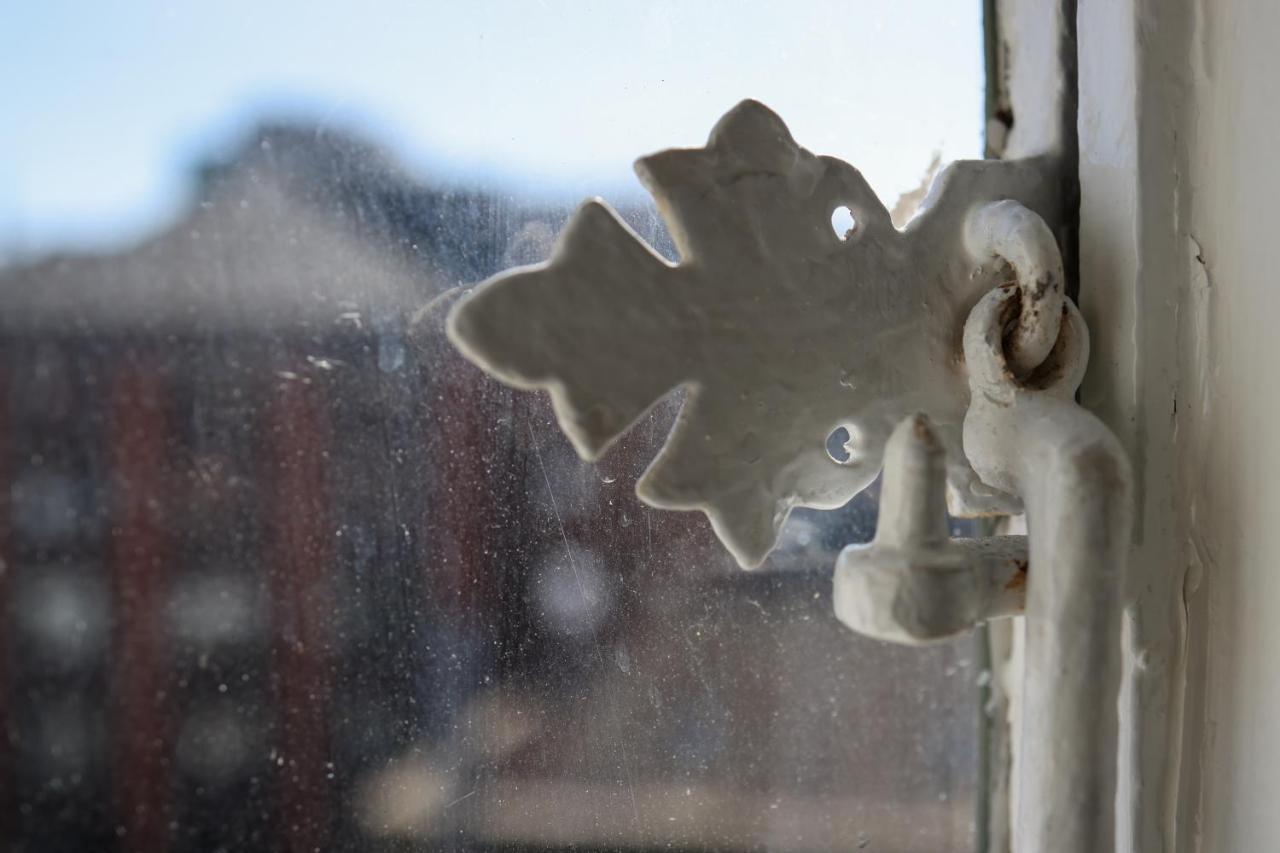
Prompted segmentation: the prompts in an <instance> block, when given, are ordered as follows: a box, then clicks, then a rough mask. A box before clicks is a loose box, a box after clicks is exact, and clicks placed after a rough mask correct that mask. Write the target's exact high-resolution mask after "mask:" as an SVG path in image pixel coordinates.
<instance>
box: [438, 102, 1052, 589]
mask: <svg viewBox="0 0 1280 853" xmlns="http://www.w3.org/2000/svg"><path fill="white" fill-rule="evenodd" d="M636 171H637V172H638V174H639V176H640V178H641V180H642V181H643V182H644V184H645V186H646V187H647V188H648V189H649V191H650V192H651V193H653V195H654V197H655V198H656V199H657V203H658V207H659V209H660V211H661V213H662V216H663V217H664V219H665V220H666V222H667V225H668V227H669V229H670V231H671V234H672V236H673V238H674V240H675V243H676V246H677V248H678V249H679V252H680V257H681V261H680V263H678V264H674V265H673V264H671V263H668V262H667V261H666V260H664V259H663V258H662V257H660V256H659V255H658V254H656V253H655V252H654V251H653V250H652V249H651V248H650V247H649V246H647V245H646V244H645V243H644V242H643V241H642V240H640V238H639V237H637V236H636V234H635V233H634V232H632V231H631V230H630V229H629V228H628V227H627V226H626V225H625V224H623V222H622V221H621V220H620V219H619V218H618V216H617V215H616V214H615V213H614V212H613V211H612V210H610V209H609V208H608V207H607V206H606V205H605V204H603V203H602V202H600V201H598V200H596V201H588V202H586V203H585V204H583V206H582V207H581V208H580V209H579V210H578V211H577V213H576V214H575V215H574V217H573V219H572V220H571V221H570V223H569V224H568V226H567V227H566V228H565V230H564V232H563V233H562V234H561V236H560V238H559V242H558V243H557V245H556V248H555V250H554V252H553V255H552V257H551V259H550V261H548V262H547V263H544V264H538V265H535V266H530V267H522V268H518V269H513V270H509V271H507V272H504V273H502V274H500V275H498V276H496V277H494V278H492V279H490V280H489V281H487V282H485V283H484V284H482V285H480V286H478V287H477V288H476V289H475V291H474V292H473V293H472V294H471V295H470V296H468V297H467V298H465V299H463V300H462V301H460V302H459V304H458V305H457V306H456V307H455V309H454V310H453V313H452V315H451V317H450V320H449V326H448V330H449V335H450V338H451V339H452V340H453V342H454V343H455V344H456V345H457V346H458V347H459V349H461V351H462V352H463V353H464V354H466V355H467V356H468V357H469V358H470V359H472V360H473V361H475V362H476V363H477V364H479V365H480V366H481V367H483V368H484V369H486V370H487V371H489V372H490V373H492V374H493V375H495V376H496V377H498V378H499V379H501V380H503V381H505V382H508V383H510V384H512V385H516V386H519V387H523V388H545V389H546V390H548V391H549V392H550V394H551V397H552V400H553V403H554V406H555V411H556V415H557V417H558V419H559V422H560V425H561V427H562V428H563V429H564V432H565V433H566V435H568V437H569V438H570V440H571V441H572V442H573V444H574V446H575V447H576V448H577V450H578V452H579V453H580V454H581V455H582V456H583V457H584V458H587V459H591V458H595V457H596V456H597V455H598V454H600V453H602V452H603V451H604V450H605V449H606V448H608V446H609V444H610V443H611V442H612V441H613V440H614V439H615V438H616V437H617V436H618V435H620V434H621V433H622V432H624V431H625V430H626V429H627V428H628V426H630V425H631V424H632V423H634V422H635V421H636V419H637V418H639V417H640V416H641V415H642V414H643V413H644V412H645V411H646V410H647V409H648V408H649V407H650V406H652V405H653V404H654V402H656V401H657V400H658V399H660V398H661V397H663V395H665V394H667V393H668V392H670V391H671V390H672V389H674V388H677V387H680V386H683V387H684V388H686V390H687V396H686V398H685V402H684V406H683V409H682V410H681V413H680V416H679V418H678V420H677V422H676V424H675V426H674V428H673V429H672V431H671V434H670V436H669V437H668V439H667V442H666V444H665V446H664V447H663V448H662V450H661V452H660V453H659V454H658V456H657V458H656V459H655V460H654V461H653V463H652V465H650V467H649V469H648V470H647V471H646V472H645V474H644V475H643V477H642V478H641V479H640V481H639V483H638V484H637V487H636V490H637V493H638V494H639V496H640V498H641V499H642V500H644V501H645V502H646V503H649V504H651V505H653V506H656V507H663V508H669V509H698V510H702V511H703V512H705V513H706V514H707V515H708V517H709V518H710V519H711V522H712V524H713V525H714V527H715V530H716V533H717V534H718V535H719V537H720V538H721V540H722V541H723V542H724V543H725V545H726V546H727V547H728V548H729V549H730V551H732V553H733V554H734V556H735V557H736V558H737V560H738V562H739V563H740V564H741V565H743V566H744V567H752V566H755V565H757V564H759V563H760V562H761V561H762V560H763V559H764V558H765V556H766V555H767V554H768V552H769V550H770V549H771V548H772V547H773V545H774V543H775V541H776V539H777V536H778V531H779V529H780V528H781V526H782V524H783V522H784V521H785V520H786V518H787V514H788V513H789V512H790V510H791V509H792V508H793V507H796V506H809V507H819V508H834V507H838V506H840V505H842V504H844V503H845V502H847V501H848V500H849V499H850V498H851V497H853V496H854V495H855V494H857V493H858V492H859V491H860V490H862V489H863V488H864V487H866V486H867V485H868V484H869V483H871V482H872V480H874V479H875V477H876V475H877V474H878V472H879V470H880V467H881V457H882V455H883V448H884V444H885V441H886V440H887V438H888V436H889V434H890V432H891V431H892V430H893V427H894V426H895V425H896V424H897V423H898V422H899V421H900V420H901V419H902V418H903V417H904V416H906V415H907V414H910V413H912V412H915V411H925V412H928V413H929V414H930V416H931V418H932V419H933V422H934V423H935V425H936V429H937V431H938V433H939V435H940V437H941V438H942V440H943V441H944V442H945V443H946V445H947V454H948V457H949V458H950V459H951V460H953V463H952V468H951V469H950V470H949V472H948V475H949V482H950V485H951V487H952V489H953V497H954V496H955V495H958V496H959V497H960V504H961V505H962V506H964V507H967V508H969V509H975V508H976V509H979V510H981V509H995V508H1008V506H1009V504H1008V503H1007V500H1006V498H1005V496H1001V495H999V494H998V493H994V492H992V491H991V490H988V489H986V488H985V487H983V486H982V484H981V483H980V482H979V481H978V480H977V478H976V476H975V475H974V474H973V472H972V470H971V469H970V468H969V467H968V465H967V464H966V463H965V462H964V455H963V452H962V450H961V446H960V426H961V423H962V419H963V416H964V411H965V407H966V405H967V402H968V387H967V383H966V379H965V374H964V366H963V362H962V355H961V353H960V350H959V341H960V334H961V330H962V327H963V324H964V320H965V317H966V316H967V314H968V311H969V309H970V308H971V307H972V306H973V304H974V303H975V302H976V301H977V299H978V298H979V297H980V296H981V295H982V294H983V293H984V292H986V291H987V290H989V289H991V288H992V287H993V286H995V285H996V284H998V283H999V280H1000V275H1001V273H1002V272H1003V270H1002V265H1001V264H999V263H997V262H993V261H992V260H991V259H989V258H987V259H984V258H980V257H976V256H975V255H974V254H972V253H971V252H970V251H968V250H966V248H965V241H964V219H965V216H966V214H967V212H968V211H969V210H971V209H972V208H973V207H974V206H975V205H978V204H982V203H984V202H987V201H991V200H995V199H1000V198H1007V197H1015V198H1016V197H1024V198H1025V197H1026V196H1027V195H1029V194H1031V193H1033V192H1034V187H1035V184H1036V183H1037V182H1038V178H1037V175H1038V172H1036V170H1035V169H1034V168H1033V167H1031V166H1029V165H1028V166H1025V167H1018V166H1011V165H1010V164H992V163H985V162H962V163H955V164H953V165H952V166H951V167H949V168H948V169H947V170H945V171H944V172H943V174H942V175H940V176H939V178H938V179H937V180H936V181H935V183H934V186H933V188H932V190H931V191H930V194H929V197H928V198H927V199H926V201H925V203H924V206H923V207H922V209H921V212H920V213H919V214H918V215H917V217H916V218H915V219H914V220H913V221H912V222H911V223H910V224H909V225H908V226H907V227H906V228H905V229H904V230H902V231H899V230H897V229H896V228H894V226H893V224H892V222H891V221H890V218H889V213H888V212H887V211H886V209H885V207H884V205H883V204H881V202H880V200H879V199H878V198H877V197H876V196H875V194H874V193H873V192H872V191H871V189H870V187H869V186H868V185H867V182H866V181H865V180H864V179H863V177H862V175H861V174H860V173H859V172H858V171H857V170H856V169H854V168H853V167H852V166H850V165H848V164H847V163H844V162H842V161H840V160H837V159H834V158H831V157H820V156H815V155H813V154H811V153H810V152H809V151H807V150H805V149H804V148H801V147H800V146H799V145H797V144H796V143H795V141H794V140H793V139H792V138H791V134H790V133H789V132H788V130H787V128H786V125H784V124H783V122H782V120H781V119H780V118H779V117H778V116H777V115H775V114H774V113H773V112H772V111H771V110H769V109H768V108H767V107H765V106H764V105H762V104H760V103H757V102H755V101H744V102H742V103H741V104H739V105H738V106H736V107H735V108H734V109H733V110H731V111H730V112H729V113H728V114H727V115H725V116H724V118H722V119H721V120H720V122H719V123H718V124H717V125H716V127H715V129H714V130H713V131H712V133H711V138H710V141H709V142H708V143H707V146H706V147H705V148H696V149H681V150H670V151H663V152H660V153H658V154H654V155H652V156H649V157H645V158H643V159H641V160H640V161H638V162H637V164H636ZM839 207H847V208H849V209H850V210H851V212H852V214H853V217H854V219H855V221H856V226H855V227H854V228H853V230H852V231H850V232H848V233H847V234H843V235H842V234H837V233H836V232H835V230H833V227H832V214H833V212H834V211H835V210H836V209H837V208H839ZM841 426H844V427H846V428H847V429H848V430H849V432H850V435H851V439H850V442H849V445H848V449H849V450H850V452H851V456H850V458H849V459H848V460H845V461H843V462H841V461H836V460H835V459H833V458H832V457H831V456H830V455H829V454H828V452H827V439H828V436H829V435H830V434H831V433H832V432H833V431H834V430H836V429H837V428H839V427H841Z"/></svg>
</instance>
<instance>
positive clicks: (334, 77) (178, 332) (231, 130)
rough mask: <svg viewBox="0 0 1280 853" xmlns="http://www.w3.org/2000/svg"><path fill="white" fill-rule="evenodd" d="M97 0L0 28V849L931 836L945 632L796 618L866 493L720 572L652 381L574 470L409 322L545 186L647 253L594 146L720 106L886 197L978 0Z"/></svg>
mask: <svg viewBox="0 0 1280 853" xmlns="http://www.w3.org/2000/svg"><path fill="white" fill-rule="evenodd" d="M81 5H83V4H81ZM112 5H115V6H117V8H113V9H110V10H109V11H108V10H102V9H98V10H91V9H86V8H81V6H61V5H60V4H58V3H49V4H31V7H30V8H29V9H26V10H22V11H19V12H16V13H14V14H11V15H10V17H11V18H14V20H13V21H12V23H13V24H14V26H10V27H6V28H5V30H6V32H5V34H4V36H3V37H2V38H3V45H2V46H3V48H4V49H3V50H0V73H3V75H4V76H5V79H8V80H23V81H28V82H26V83H24V85H22V86H11V87H5V88H6V91H5V92H4V93H3V94H0V99H3V100H2V101H0V107H3V112H4V114H5V115H6V119H7V124H8V125H9V126H10V127H11V128H12V129H13V132H9V131H8V130H6V134H4V135H3V136H2V137H0V162H2V163H3V165H0V600H2V601H3V602H4V603H5V606H6V608H7V617H8V618H7V619H6V620H4V622H3V623H2V624H0V728H2V729H3V732H4V733H5V735H6V737H5V738H4V739H3V743H4V746H5V747H6V748H5V751H4V753H3V759H2V762H0V838H3V839H4V841H3V845H4V849H9V850H15V851H17V850H22V851H26V850H31V851H36V850H39V851H56V850H85V849H93V850H99V849H102V850H113V849H114V850H122V851H123V850H131V851H132V850H137V851H168V850H175V851H178V850H193V851H195V850H201V851H203V850H297V851H303V850H306V851H310V850H391V849H396V850H399V849H406V850H408V849H413V850H418V849H421V850H509V851H516V850H520V851H525V850H569V849H575V850H615V849H670V850H776V851H827V850H849V849H865V850H879V851H890V850H893V851H917V850H918V851H937V850H943V849H945V850H960V849H965V848H967V847H972V845H973V837H974V829H973V822H974V821H973V815H974V808H975V804H974V797H975V791H976V778H975V776H976V772H977V771H976V753H977V731H978V715H979V708H978V697H977V686H976V683H977V682H978V681H979V680H980V678H979V676H980V674H979V673H978V672H977V671H976V668H975V665H974V663H973V658H972V655H971V644H970V641H968V640H961V641H958V642H956V643H953V644H950V645H944V646H939V647H933V648H930V649H927V650H920V649H902V648H897V647H893V646H888V645H884V644H881V643H877V642H872V641H869V640H865V639H862V638H860V637H858V636H855V635H852V634H850V633H849V632H848V631H846V630H844V629H843V628H841V627H840V626H839V625H838V624H837V623H836V622H835V620H834V617H833V616H832V614H831V606H830V600H829V584H830V570H831V566H832V564H833V561H834V557H835V554H836V553H837V552H838V551H839V549H840V548H841V547H842V546H843V545H845V544H847V543H848V542H852V541H865V540H866V539H868V538H870V536H871V534H872V532H873V531H874V523H875V521H874V516H875V504H876V499H875V495H874V494H873V493H872V494H867V495H863V496H861V497H859V498H858V499H856V500H855V501H853V502H852V503H851V504H850V505H849V506H847V507H846V508H844V509H842V510H839V511H836V512H831V513H811V512H804V513H797V514H796V516H795V517H794V518H793V519H792V521H791V522H790V524H789V526H788V528H787V532H786V536H785V539H784V543H783V545H782V547H781V548H780V549H779V551H778V553H777V554H776V555H775V556H774V557H772V558H771V559H770V561H769V563H768V564H767V565H766V567H765V568H764V569H762V570H761V571H759V572H757V573H752V574H746V573H743V572H740V571H738V570H737V569H735V568H734V567H733V566H732V564H731V562H730V560H729V559H728V557H727V556H726V555H725V554H724V553H723V551H722V549H721V548H720V547H719V546H718V544H717V543H716V542H715V540H714V538H713V536H712V535H711V532H710V529H709V526H708V525H707V523H706V521H705V519H703V518H702V517H701V516H700V515H694V514H681V513H664V512H657V511H653V510H650V509H648V508H646V507H643V506H641V505H640V504H639V503H638V502H637V501H636V499H635V497H634V494H633V484H634V481H635V479H636V477H637V476H638V474H639V473H640V471H641V470H642V469H643V466H644V465H645V464H646V462H647V460H648V459H650V458H652V456H653V453H654V452H655V450H656V448H657V447H658V446H659V445H660V444H661V441H662V439H663V437H664V435H665V433H666V430H667V428H668V426H669V425H670V422H671V419H672V417H673V416H674V413H675V411H676V409H677V408H678V404H679V399H678V393H677V394H675V395H673V396H672V397H671V398H669V399H668V400H667V401H665V402H664V403H662V404H660V405H659V406H658V407H657V408H656V410H655V411H653V412H652V413H650V414H649V415H648V416H647V417H646V418H645V420H644V421H643V422H642V423H640V424H639V425H637V426H636V427H635V428H634V429H633V430H632V431H631V432H630V433H629V434H628V436H626V438H625V439H624V440H623V441H622V442H621V443H620V445H619V446H618V447H617V448H616V449H615V450H614V451H612V452H611V453H610V455H609V456H608V457H607V458H606V459H605V460H604V461H603V462H601V463H600V464H599V465H595V466H593V465H587V464H585V463H583V462H581V461H579V460H578V459H577V458H576V457H575V456H574V454H573V452H572V450H571V449H570V447H569V445H568V443H567V441H566V440H565V439H564V437H563V436H562V435H561V434H560V433H559V431H558V430H557V429H556V428H555V425H554V422H553V420H552V418H551V413H550V409H549V406H548V405H547V402H546V400H545V398H544V397H543V396H542V395H536V394H528V393H521V392H514V391H512V390H510V389H507V388H505V387H503V386H500V385H498V384H496V383H495V382H493V381H491V380H489V379H487V378H486V377H485V376H483V375H482V374H481V373H479V372H478V371H477V370H475V369H474V368H472V367H471V366H470V365H468V364H467V363H466V362H464V361H463V360H462V359H461V358H460V357H459V356H457V355H456V354H455V353H454V352H453V351H452V349H451V348H450V347H449V345H448V344H447V342H446V341H445V340H444V339H443V337H442V335H441V333H440V323H441V321H442V318H443V313H444V311H445V310H446V309H447V306H448V304H449V302H450V300H451V299H452V298H453V297H454V295H456V293H457V289H458V288H459V287H460V286H465V285H466V284H468V283H472V282H475V281H478V280H481V279H483V278H484V277H486V276H488V275H490V274H492V273H494V272H495V271H497V270H500V269H502V268H504V267H506V266H509V265H512V264H516V263H527V262H534V261H537V260H540V259H542V258H544V257H545V256H546V254H547V252H548V251H549V248H550V245H551V242H552V240H553V239H554V235H555V233H556V232H557V231H558V229H559V228H560V227H561V225H562V224H563V223H564V221H565V220H566V218H567V217H568V216H569V215H570V214H571V212H572V210H573V207H574V205H575V203H576V201H577V199H578V198H579V197H581V196H582V195H583V194H586V193H600V194H603V195H605V196H606V197H607V198H608V199H609V200H610V201H611V202H613V203H614V204H615V205H616V206H617V207H618V208H619V209H620V210H621V211H622V213H623V214H624V216H625V217H626V218H627V219H628V221H630V222H631V223H632V225H633V227H635V229H636V230H637V232H638V233H640V234H641V235H642V236H644V237H645V238H646V239H648V240H649V241H650V242H652V243H653V245H654V246H655V247H657V248H658V249H659V251H662V252H664V253H666V254H667V255H668V256H671V257H674V253H673V250H672V248H671V246H670V242H669V240H668V238H667V236H666V234H665V231H664V230H663V227H662V225H661V222H660V220H659V219H658V218H657V217H656V214H655V213H654V211H653V209H652V207H651V205H650V204H649V203H648V201H647V200H646V199H645V197H644V196H643V195H642V194H641V193H640V192H639V190H638V187H637V186H636V184H635V183H634V180H633V179H632V178H631V177H630V176H629V172H628V171H627V161H628V160H629V159H630V158H631V157H633V156H635V155H637V154H641V153H644V152H645V151H648V150H651V149H653V148H656V147H660V146H663V145H669V144H685V145H690V144H698V143H699V142H700V141H701V140H702V138H703V137H704V136H705V133H706V131H707V130H708V129H709V128H710V126H711V124H712V123H713V122H714V120H715V119H716V118H717V117H718V115H719V114H720V113H722V112H723V111H724V110H726V109H727V108H729V107H730V106H732V104H733V103H734V102H735V101H737V100H738V99H740V98H742V97H747V96H751V97H757V98H760V99H762V100H764V101H766V102H767V103H769V104H770V105H771V106H773V107H775V108H776V109H778V110H779V111H780V112H781V113H782V114H783V115H784V117H785V118H787V119H788V121H789V122H790V123H791V125H792V127H793V130H794V131H795V133H796V135H797V137H798V138H799V139H800V141H801V142H802V143H803V144H806V145H808V146H810V147H812V148H814V149H815V150H818V151H820V152H823V153H834V154H839V155H841V156H844V157H846V158H848V159H850V160H852V161H854V162H855V163H858V164H859V165H861V166H862V167H863V168H864V171H865V172H866V174H867V175H868V177H869V178H870V180H871V181H872V183H873V184H874V185H875V186H876V187H877V188H878V189H879V190H880V191H881V192H882V194H883V195H884V196H885V198H886V199H887V200H888V201H889V203H890V205H891V206H892V201H893V199H895V198H897V196H898V195H899V194H901V193H904V192H909V191H910V190H912V189H914V188H915V186H916V185H917V184H918V183H919V180H920V177H921V175H922V174H924V173H925V172H926V171H927V170H929V168H930V163H931V162H932V161H933V160H934V158H935V155H937V156H939V157H941V159H943V160H949V159H953V158H955V157H962V156H976V154H977V153H978V152H979V150H980V149H979V141H980V139H979V137H980V118H981V109H980V98H981V94H982V80H981V78H980V74H981V52H980V42H981V31H980V20H979V9H978V5H979V4H976V3H975V4H973V8H958V7H956V6H955V4H950V3H942V2H940V0H939V2H922V3H903V4H891V5H888V4H886V5H884V6H880V5H876V6H873V7H870V8H862V7H860V6H859V5H858V4H850V3H844V2H841V3H830V4H825V3H819V2H806V3H794V4H788V5H787V7H786V8H787V11H786V13H785V14H782V13H781V12H780V10H779V9H780V7H777V6H776V5H774V4H767V3H747V2H733V3H727V2H726V3H707V4H689V3H650V4H623V3H618V4H597V5H593V6H591V7H586V6H585V4H567V3H565V4H542V5H538V4H514V3H512V4H495V3H475V4H416V5H396V4H392V3H390V2H387V3H370V4H363V5H362V6H361V7H360V8H359V9H357V8H355V7H353V6H343V7H340V6H338V5H336V4H335V5H334V6H333V7H331V8H323V7H324V6H325V4H321V8H314V9H313V8H308V9H306V10H305V11H303V10H299V9H297V8H295V9H292V10H289V11H287V12H285V11H281V10H279V9H270V10H263V9H259V8H257V5H250V4H243V5H240V4H233V3H227V4H208V5H207V6H206V7H205V8H203V9H198V10H197V9H194V8H193V9H181V8H178V9H175V8H171V7H167V6H164V7H162V6H160V5H158V4H156V5H154V6H152V5H149V4H145V3H134V4H112ZM455 6H456V7H457V8H454V7H455ZM37 7H38V8H37ZM833 227H838V224H834V225H833ZM638 369H642V368H638ZM832 447H833V453H837V454H838V453H839V452H840V448H839V442H838V441H836V442H834V443H833V445H832Z"/></svg>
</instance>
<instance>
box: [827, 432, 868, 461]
mask: <svg viewBox="0 0 1280 853" xmlns="http://www.w3.org/2000/svg"><path fill="white" fill-rule="evenodd" d="M861 439H862V436H861V434H860V433H859V432H858V428H857V427H851V426H838V427H836V428H835V429H833V430H832V431H831V434H830V435H828V436H827V455H828V456H830V457H831V461H832V462H835V463H837V464H839V465H852V464H854V463H855V462H857V461H858V456H859V453H858V447H859V444H860V443H861Z"/></svg>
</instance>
